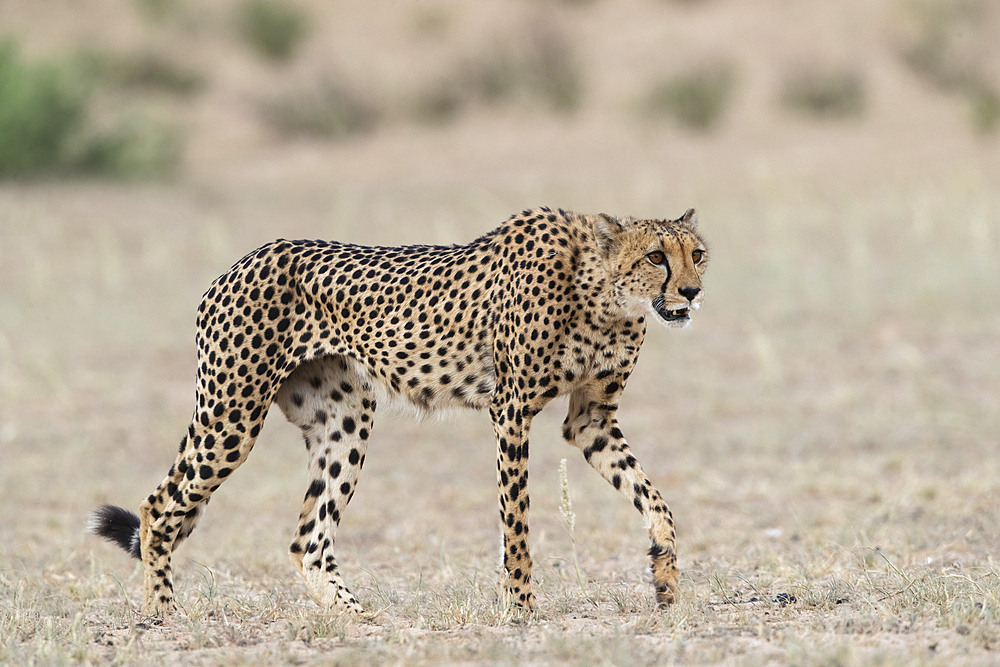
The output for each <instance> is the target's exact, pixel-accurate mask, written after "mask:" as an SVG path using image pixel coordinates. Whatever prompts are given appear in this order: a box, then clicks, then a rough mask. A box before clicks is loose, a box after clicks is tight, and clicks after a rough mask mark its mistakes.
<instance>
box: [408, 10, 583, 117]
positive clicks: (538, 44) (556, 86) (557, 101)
mask: <svg viewBox="0 0 1000 667" xmlns="http://www.w3.org/2000/svg"><path fill="white" fill-rule="evenodd" d="M512 99H523V100H525V101H527V102H528V103H530V104H537V103H541V104H542V105H544V106H547V107H549V108H550V109H552V110H554V111H558V112H563V113H566V112H571V111H573V110H575V109H576V108H578V107H579V106H580V103H581V101H582V99H583V77H582V75H581V73H580V68H579V66H578V64H577V62H576V57H575V55H574V53H573V51H572V49H571V48H570V46H569V44H568V42H567V41H566V40H565V39H564V38H563V37H562V35H561V34H560V33H558V32H556V31H555V30H553V29H551V28H550V27H548V26H545V25H542V26H538V27H536V29H535V30H533V31H531V32H529V33H528V34H527V35H526V36H525V37H523V38H521V39H516V38H515V39H505V40H498V41H497V42H496V44H495V45H494V47H493V48H491V49H487V50H484V51H483V52H481V53H478V54H476V55H475V56H474V57H472V58H468V59H466V60H465V61H463V62H461V63H460V64H459V65H458V66H457V67H456V68H455V69H454V72H453V73H452V74H451V76H449V77H447V78H444V79H440V80H438V81H435V82H434V83H433V84H431V85H430V86H429V87H428V88H426V89H425V90H423V91H421V92H419V93H418V94H417V96H416V101H415V102H414V104H413V105H412V109H413V115H414V116H415V117H416V119H417V120H419V121H423V122H429V123H442V122H445V121H449V120H452V119H453V118H455V117H456V116H457V115H458V114H459V112H460V111H461V110H462V109H463V108H465V107H468V106H471V105H475V104H481V105H486V106H497V105H500V104H503V103H506V102H508V101H510V100H512Z"/></svg>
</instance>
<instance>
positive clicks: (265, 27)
mask: <svg viewBox="0 0 1000 667" xmlns="http://www.w3.org/2000/svg"><path fill="white" fill-rule="evenodd" d="M237 18H238V23H239V29H240V32H241V33H242V35H243V38H244V39H246V41H247V42H248V43H249V44H250V45H251V46H252V47H253V48H254V49H256V50H257V52H258V53H260V54H261V55H263V56H265V57H266V58H270V59H271V60H287V59H289V58H290V57H291V56H292V53H293V52H294V51H295V49H296V48H297V47H298V46H299V44H300V43H301V42H302V39H303V38H304V37H305V35H306V16H305V14H303V13H302V12H301V11H300V10H298V9H296V8H295V7H293V6H291V5H289V4H287V3H285V2H282V1H281V0H243V2H242V3H241V4H240V6H239V10H238V17H237Z"/></svg>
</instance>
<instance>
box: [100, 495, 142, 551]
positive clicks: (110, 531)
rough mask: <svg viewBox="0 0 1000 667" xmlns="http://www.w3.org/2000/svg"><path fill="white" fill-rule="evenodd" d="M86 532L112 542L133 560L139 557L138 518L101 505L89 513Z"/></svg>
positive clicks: (119, 508)
mask: <svg viewBox="0 0 1000 667" xmlns="http://www.w3.org/2000/svg"><path fill="white" fill-rule="evenodd" d="M87 532H90V533H93V534H94V535H98V536H100V537H103V538H104V539H106V540H107V541H109V542H114V543H115V544H117V545H118V546H120V547H121V548H122V549H124V550H125V551H127V552H128V553H129V554H131V556H132V557H133V558H139V557H140V551H139V516H138V515H137V514H135V513H134V512H129V511H128V510H127V509H124V508H121V507H115V506H114V505H101V506H100V507H98V508H97V509H96V510H94V511H93V512H91V513H90V520H89V521H88V522H87Z"/></svg>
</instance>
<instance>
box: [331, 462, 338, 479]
mask: <svg viewBox="0 0 1000 667" xmlns="http://www.w3.org/2000/svg"><path fill="white" fill-rule="evenodd" d="M338 475H340V461H334V462H333V463H331V464H330V477H334V478H336V477H337V476H338Z"/></svg>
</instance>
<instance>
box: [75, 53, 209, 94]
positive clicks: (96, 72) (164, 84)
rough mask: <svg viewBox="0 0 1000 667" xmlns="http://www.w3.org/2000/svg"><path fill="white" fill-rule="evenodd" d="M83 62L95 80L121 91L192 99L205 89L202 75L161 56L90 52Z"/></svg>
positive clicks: (82, 57) (83, 57)
mask: <svg viewBox="0 0 1000 667" xmlns="http://www.w3.org/2000/svg"><path fill="white" fill-rule="evenodd" d="M81 59H82V60H83V61H84V63H85V65H86V66H87V67H88V68H89V69H90V70H92V72H93V76H94V77H96V78H97V79H99V80H100V81H101V82H103V83H105V84H108V85H111V86H115V87H118V88H125V89H139V90H156V91H161V92H165V93H170V94H173V95H179V96H189V95H193V94H195V93H197V92H199V91H201V90H202V89H203V88H204V87H205V79H204V77H203V76H202V75H201V74H200V73H198V72H197V71H195V70H193V69H191V68H190V67H187V66H185V65H182V64H180V63H179V62H177V61H176V60H174V59H173V58H171V57H170V56H166V55H163V54H160V53H154V52H151V51H147V52H140V53H129V54H112V53H99V52H89V53H85V54H84V55H83V56H81Z"/></svg>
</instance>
